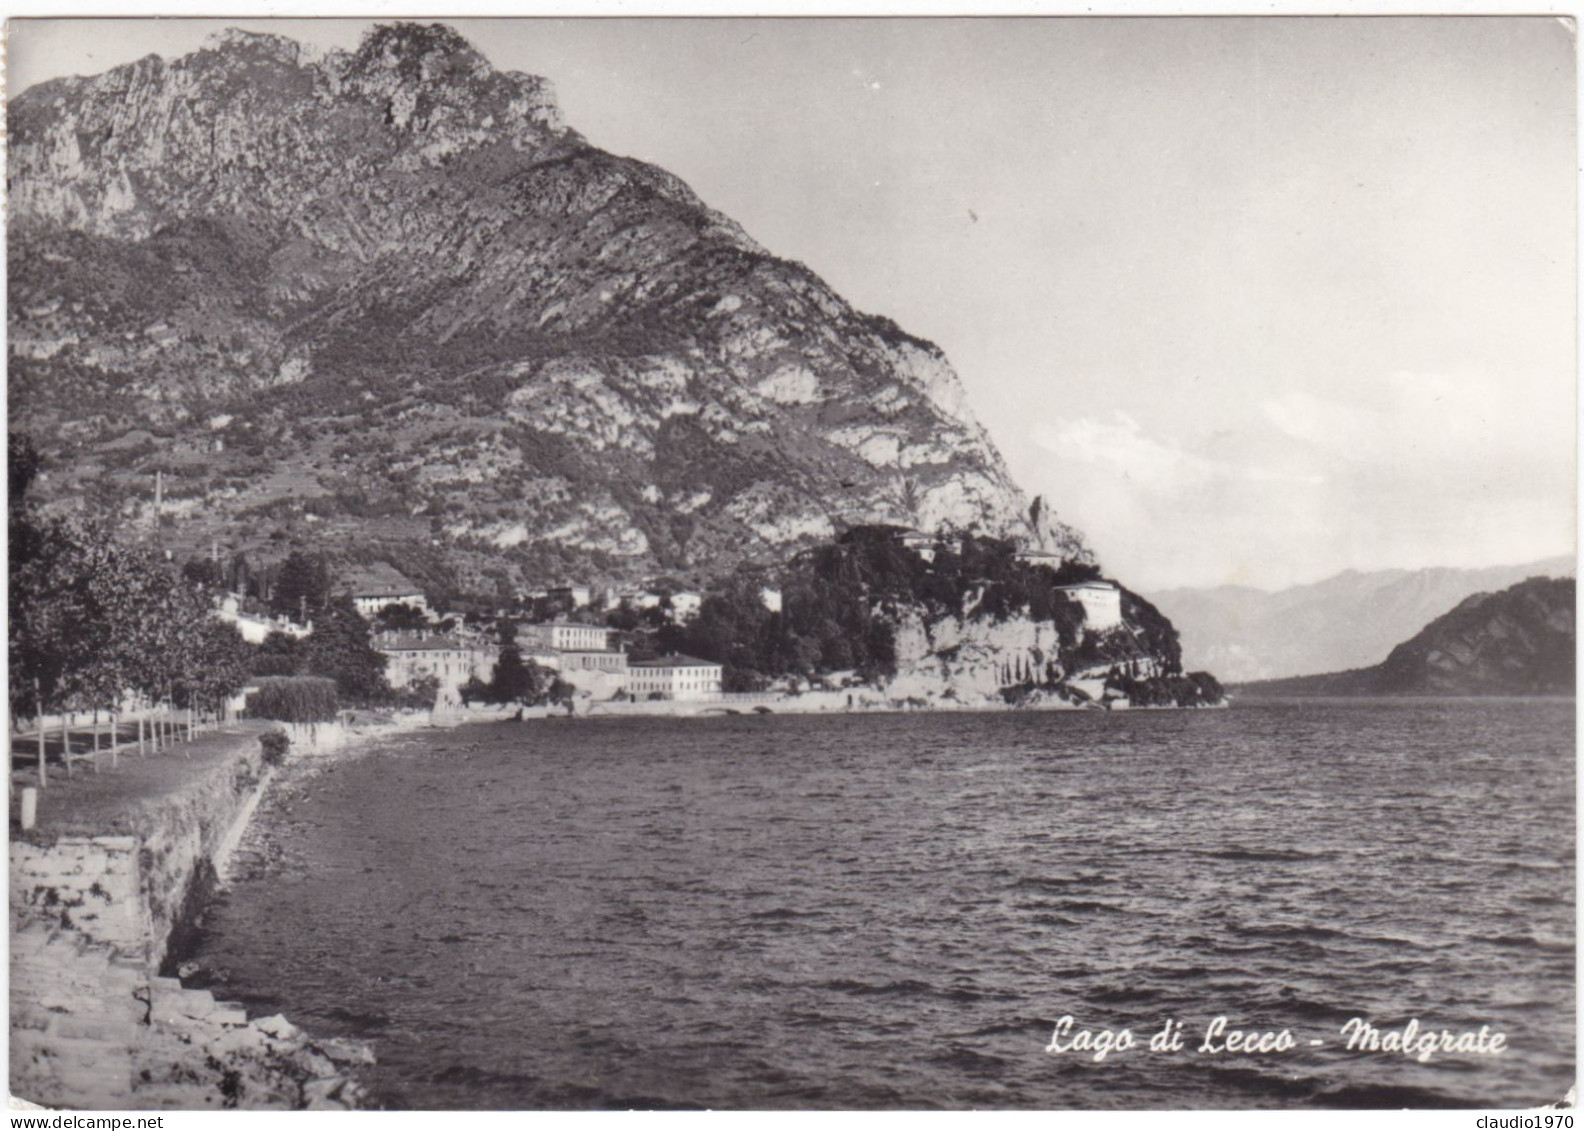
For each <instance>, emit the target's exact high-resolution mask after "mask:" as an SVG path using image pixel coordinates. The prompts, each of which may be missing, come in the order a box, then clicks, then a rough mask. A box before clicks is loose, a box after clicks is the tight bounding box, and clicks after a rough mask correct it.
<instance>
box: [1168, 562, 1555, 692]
mask: <svg viewBox="0 0 1584 1131" xmlns="http://www.w3.org/2000/svg"><path fill="white" fill-rule="evenodd" d="M1573 572H1574V560H1573V558H1571V557H1567V556H1559V557H1554V558H1545V559H1542V560H1539V561H1535V562H1526V563H1521V564H1518V565H1510V566H1490V567H1484V568H1478V569H1456V568H1451V567H1430V568H1427V569H1418V570H1413V569H1390V570H1375V571H1359V570H1344V571H1342V572H1341V573H1338V574H1334V575H1332V576H1331V577H1327V578H1324V579H1322V580H1320V581H1317V582H1310V583H1307V584H1304V585H1296V586H1291V587H1288V588H1286V589H1280V590H1263V589H1257V588H1254V587H1250V586H1218V587H1213V588H1207V589H1199V588H1178V589H1165V590H1159V591H1155V592H1152V593H1151V594H1150V597H1151V599H1152V600H1153V601H1155V602H1156V603H1157V604H1158V605H1159V606H1160V609H1161V611H1162V612H1163V613H1165V614H1166V615H1167V616H1168V617H1170V618H1171V620H1172V622H1173V623H1174V624H1176V625H1177V627H1178V629H1179V631H1180V632H1181V634H1182V644H1183V652H1184V657H1185V663H1187V664H1189V665H1190V666H1193V667H1206V668H1209V669H1210V670H1213V671H1215V672H1216V673H1217V674H1218V675H1220V676H1221V677H1222V678H1223V679H1226V680H1228V681H1236V682H1242V683H1246V682H1249V681H1252V680H1256V679H1267V678H1285V677H1288V676H1300V675H1311V674H1316V673H1321V672H1336V671H1343V670H1350V669H1355V668H1363V667H1366V666H1368V665H1370V664H1373V663H1375V662H1377V661H1378V660H1379V658H1380V657H1381V656H1383V655H1385V654H1386V653H1387V652H1389V651H1390V650H1391V648H1392V647H1394V646H1395V645H1396V644H1398V643H1400V642H1401V641H1403V640H1405V639H1407V638H1408V637H1409V636H1411V635H1413V634H1414V633H1415V632H1418V631H1419V630H1420V629H1421V628H1423V627H1424V626H1425V625H1426V624H1427V623H1429V622H1430V621H1431V620H1433V619H1435V618H1436V617H1438V616H1440V615H1441V614H1443V613H1445V612H1448V611H1450V610H1451V609H1452V608H1453V607H1454V606H1456V605H1457V604H1458V602H1459V601H1461V600H1463V599H1464V598H1465V597H1468V596H1470V595H1472V594H1474V593H1478V592H1487V591H1491V590H1496V589H1503V588H1506V587H1507V586H1509V585H1512V584H1514V583H1516V582H1518V581H1521V580H1523V579H1524V578H1526V577H1530V576H1534V575H1540V576H1559V575H1572V574H1573Z"/></svg>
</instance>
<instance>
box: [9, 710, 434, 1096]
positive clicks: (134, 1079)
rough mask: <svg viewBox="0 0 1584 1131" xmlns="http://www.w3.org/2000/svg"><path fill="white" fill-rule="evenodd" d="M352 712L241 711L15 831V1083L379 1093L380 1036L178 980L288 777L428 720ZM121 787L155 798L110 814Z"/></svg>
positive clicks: (103, 1092) (59, 1090)
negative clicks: (363, 1079) (306, 1027)
mask: <svg viewBox="0 0 1584 1131" xmlns="http://www.w3.org/2000/svg"><path fill="white" fill-rule="evenodd" d="M349 714H350V719H343V720H338V721H337V722H334V723H325V724H319V725H317V726H306V727H305V726H292V725H290V724H273V723H263V722H261V721H250V722H246V723H239V724H234V725H231V726H229V727H227V728H225V729H224V730H223V731H222V732H220V733H218V734H215V735H211V736H205V741H204V744H203V748H202V749H197V748H195V749H193V750H185V751H184V750H183V748H182V747H174V748H171V749H170V750H168V751H167V752H166V753H165V756H164V758H163V759H160V760H150V761H148V762H144V761H141V760H139V761H132V762H129V763H128V764H126V766H125V770H124V774H125V776H123V777H121V778H120V779H119V782H118V780H117V779H116V778H115V777H113V776H112V774H113V773H114V771H112V774H105V775H95V776H94V777H93V778H90V779H83V788H82V789H81V790H80V791H79V793H78V795H77V796H76V797H73V795H72V794H71V793H69V792H66V791H65V790H64V789H63V787H57V789H58V790H62V792H59V793H55V796H54V797H52V798H50V801H51V802H52V803H53V804H52V805H50V806H48V807H46V813H48V816H49V819H48V820H46V821H44V822H41V826H40V827H39V828H36V829H34V830H32V831H30V832H28V833H20V832H19V831H18V830H16V829H15V828H13V831H12V838H11V847H10V880H11V888H10V903H11V934H10V943H11V998H10V1014H11V1075H10V1080H9V1086H10V1091H11V1094H12V1095H13V1096H16V1097H18V1098H20V1099H23V1100H26V1101H28V1102H31V1103H37V1104H43V1105H46V1106H48V1107H58V1108H65V1109H86V1110H115V1109H121V1110H195V1109H196V1110H204V1109H209V1110H214V1109H222V1108H236V1107H248V1108H253V1109H286V1110H290V1109H305V1108H306V1109H310V1110H351V1109H357V1108H360V1107H363V1106H365V1104H366V1101H367V1096H366V1093H365V1092H364V1089H363V1087H362V1085H361V1084H360V1083H359V1081H358V1079H357V1070H358V1069H360V1068H362V1067H365V1066H367V1065H370V1064H372V1063H373V1054H372V1053H371V1051H370V1050H369V1048H368V1047H367V1046H366V1045H364V1044H362V1043H359V1042H355V1041H348V1040H342V1039H339V1038H329V1039H321V1038H317V1037H315V1036H314V1035H312V1034H309V1033H306V1032H304V1031H303V1030H302V1029H300V1028H298V1027H297V1026H296V1025H294V1024H293V1023H292V1022H291V1021H290V1020H288V1019H287V1018H286V1017H285V1016H283V1015H281V1014H274V1015H272V1016H268V1017H256V1018H250V1017H249V1016H248V1014H247V1011H246V1010H245V1009H244V1008H242V1007H241V1006H239V1005H236V1004H233V1003H228V1002H225V1001H223V1000H216V998H215V997H214V995H213V993H211V992H210V991H209V990H207V989H201V988H199V989H195V988H189V987H187V986H185V985H183V982H182V980H181V979H180V978H179V977H171V976H170V975H171V974H173V973H175V970H174V969H173V968H174V967H176V966H177V965H178V964H179V963H180V961H181V959H182V957H183V956H184V950H185V948H186V947H187V946H189V945H190V943H191V939H192V934H193V932H194V931H195V930H196V928H197V925H198V923H199V922H200V921H201V918H202V915H203V913H204V911H205V910H206V909H207V907H208V906H209V905H210V903H211V901H212V900H213V899H214V897H215V895H216V894H217V893H218V892H219V891H220V890H221V889H222V887H223V884H224V882H225V881H224V878H225V877H226V876H227V875H228V874H229V873H230V871H231V868H232V865H233V862H234V860H235V858H236V856H237V853H238V851H239V849H240V848H241V846H242V845H243V843H244V841H245V838H246V836H247V834H248V831H249V829H250V828H251V827H252V826H253V823H254V820H255V818H256V816H257V814H258V812H259V810H260V808H261V806H262V805H263V804H264V802H265V801H266V799H267V795H269V794H270V792H271V791H272V789H273V788H276V787H277V786H278V784H279V783H281V782H282V781H285V780H290V779H292V778H293V777H295V776H296V775H297V774H299V773H301V772H302V771H303V770H304V769H309V768H312V767H314V766H315V765H323V764H326V763H328V762H329V761H331V760H335V759H338V758H340V757H344V756H347V755H350V754H354V753H358V752H361V751H363V750H364V749H366V748H368V747H369V746H371V745H373V744H374V743H376V742H378V741H379V740H381V739H383V738H387V737H390V736H391V735H395V734H400V733H402V732H404V731H406V730H411V729H417V728H420V727H422V726H424V725H425V722H426V720H425V718H424V717H423V716H418V717H416V718H414V717H411V716H405V717H404V716H394V717H393V716H384V715H379V714H376V713H373V712H368V713H362V712H351V713H349ZM359 714H365V717H366V721H365V720H364V719H357V715H359ZM276 726H279V727H280V729H283V730H286V731H287V733H288V734H289V735H291V736H292V740H293V741H292V745H291V747H290V748H289V753H288V756H287V759H286V761H285V762H284V763H283V764H282V765H281V766H280V767H278V768H277V767H270V766H266V765H265V764H264V762H263V754H262V748H261V747H260V744H259V742H258V738H259V735H261V734H263V733H264V732H265V731H267V730H269V729H273V728H274V727H276ZM140 774H141V778H142V779H143V780H139V776H140ZM118 784H119V785H120V786H122V787H123V788H124V789H125V790H126V791H127V792H128V793H130V794H137V793H138V790H139V788H141V790H142V795H141V796H137V797H136V800H135V801H134V802H132V803H129V804H128V805H126V806H124V807H123V809H122V810H121V811H118V812H117V815H116V816H115V817H114V818H113V819H111V818H108V817H107V816H106V812H107V806H106V804H105V795H106V794H110V795H113V793H114V789H115V787H116V785H118ZM52 792H53V791H52ZM74 802H75V803H76V805H75V808H76V809H77V810H78V811H77V812H74V811H73V809H74V804H73V803H74ZM55 805H59V806H60V808H59V809H58V810H56V811H55V812H53V813H49V809H50V808H54V806H55Z"/></svg>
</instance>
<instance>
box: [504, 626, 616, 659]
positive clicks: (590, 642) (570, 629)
mask: <svg viewBox="0 0 1584 1131" xmlns="http://www.w3.org/2000/svg"><path fill="white" fill-rule="evenodd" d="M613 631H614V629H609V628H606V627H604V626H603V625H598V624H577V623H576V622H574V621H566V620H558V621H551V622H550V623H548V624H525V625H523V626H522V628H521V629H520V630H519V635H520V636H522V637H523V639H524V642H525V643H527V642H530V641H531V642H532V643H534V644H537V645H539V646H540V647H541V648H554V649H555V650H556V651H558V652H609V651H610V642H611V633H612V632H613Z"/></svg>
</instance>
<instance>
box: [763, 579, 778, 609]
mask: <svg viewBox="0 0 1584 1131" xmlns="http://www.w3.org/2000/svg"><path fill="white" fill-rule="evenodd" d="M759 603H760V604H761V605H763V606H764V607H765V608H766V609H769V610H770V611H771V612H772V613H779V612H780V611H781V590H779V589H777V588H776V587H775V586H774V585H765V586H763V587H761V588H760V590H759Z"/></svg>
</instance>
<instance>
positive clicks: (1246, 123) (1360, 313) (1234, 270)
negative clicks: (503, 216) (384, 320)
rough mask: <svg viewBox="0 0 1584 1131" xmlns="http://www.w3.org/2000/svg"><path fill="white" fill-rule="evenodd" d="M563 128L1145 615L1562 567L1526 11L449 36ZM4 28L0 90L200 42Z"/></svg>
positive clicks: (1571, 429) (605, 28) (1566, 511)
mask: <svg viewBox="0 0 1584 1131" xmlns="http://www.w3.org/2000/svg"><path fill="white" fill-rule="evenodd" d="M448 22H450V23H452V24H453V26H455V27H456V28H457V29H458V30H459V31H460V32H462V34H464V35H466V36H467V37H468V38H469V39H471V40H472V41H473V43H474V44H475V45H476V46H477V47H478V48H479V49H480V50H481V51H482V52H483V53H484V54H485V55H486V56H487V57H488V58H489V59H490V60H491V61H492V62H493V63H494V64H495V65H496V66H497V67H500V68H503V69H512V70H520V71H527V72H530V73H533V74H539V75H543V76H546V77H548V78H550V79H551V80H552V81H553V82H554V83H555V86H556V88H557V91H558V93H559V96H560V102H561V105H562V110H563V114H564V116H565V118H566V120H567V122H568V123H569V124H570V125H572V126H573V127H574V128H576V129H577V130H579V131H580V132H581V133H583V134H584V136H586V137H587V138H588V139H589V140H590V141H591V142H593V143H594V144H596V145H599V146H601V147H602V148H604V149H607V150H610V151H612V152H616V153H621V154H626V155H630V156H634V157H639V158H643V159H645V160H649V161H653V162H655V163H657V164H659V165H661V166H663V167H665V168H667V169H669V170H670V171H672V172H673V173H676V174H677V175H679V176H681V177H682V178H683V179H684V180H686V181H687V182H688V183H689V184H690V185H691V186H692V187H693V188H694V189H695V191H697V192H698V193H699V195H700V196H701V197H702V198H703V199H704V200H705V201H706V202H707V203H709V204H710V205H711V206H713V207H715V208H716V209H718V210H720V211H722V212H724V213H726V214H727V215H729V216H731V217H732V218H734V219H735V220H737V221H738V222H739V223H741V224H742V226H743V227H744V228H745V229H746V230H747V231H748V233H749V234H750V235H752V236H753V237H754V238H755V239H756V240H758V241H759V242H760V243H761V244H762V245H764V246H765V247H766V248H768V249H769V250H770V251H772V252H774V253H775V254H777V255H780V256H783V257H785V258H789V259H795V260H801V261H802V262H804V263H806V264H807V265H808V266H809V267H811V268H812V269H814V270H815V271H816V272H818V273H819V274H820V275H822V276H823V277H824V278H825V279H826V280H827V281H828V282H829V283H830V284H831V285H832V286H833V287H835V289H836V290H837V291H838V292H840V293H841V294H842V295H844V296H845V297H846V298H847V299H848V300H849V301H851V302H852V303H853V304H854V305H856V306H857V307H859V308H860V309H862V310H866V311H871V312H875V313H880V314H885V315H887V316H889V317H891V318H893V319H895V320H896V321H897V322H898V323H899V324H900V325H902V326H903V327H904V328H905V329H907V330H908V331H910V332H911V333H914V334H916V335H918V336H920V337H924V338H927V339H929V340H931V341H934V342H936V343H937V344H938V345H940V346H941V348H942V349H944V350H945V352H946V354H947V356H948V357H949V358H950V359H951V361H952V363H953V365H954V366H955V368H956V369H957V371H958V373H959V374H960V375H961V377H962V380H963V383H964V386H965V387H966V389H967V392H968V395H969V399H970V401H971V403H972V404H973V406H974V408H975V410H976V412H977V413H978V415H979V418H980V420H981V421H982V422H983V423H984V424H985V426H986V427H987V428H988V430H989V432H990V434H991V436H992V438H993V439H994V440H995V441H996V443H997V445H998V446H999V447H1000V449H1001V451H1002V453H1003V454H1004V455H1005V456H1006V458H1007V461H1008V464H1009V465H1010V467H1011V470H1012V473H1013V476H1014V478H1016V479H1017V481H1018V482H1019V483H1020V484H1022V485H1023V486H1024V488H1025V489H1026V490H1028V491H1029V492H1030V493H1038V494H1043V495H1045V496H1046V498H1047V499H1048V500H1049V501H1050V502H1051V503H1052V505H1053V506H1054V508H1055V510H1056V512H1057V513H1058V514H1059V515H1060V516H1061V517H1063V518H1064V519H1065V520H1067V521H1068V522H1070V523H1072V524H1073V525H1075V526H1077V527H1078V528H1079V529H1080V530H1082V531H1083V532H1084V533H1085V535H1086V536H1087V538H1088V540H1089V542H1090V544H1091V545H1092V546H1093V548H1094V549H1095V550H1096V552H1097V553H1098V555H1099V557H1100V559H1101V561H1102V563H1103V564H1104V565H1105V567H1106V568H1107V571H1108V572H1109V573H1112V574H1113V575H1115V576H1117V577H1119V578H1121V579H1123V580H1124V581H1126V582H1127V583H1128V584H1130V585H1131V586H1133V587H1134V588H1139V589H1141V590H1143V591H1145V592H1150V591H1151V590H1155V591H1158V590H1161V589H1166V588H1171V587H1176V586H1209V585H1223V584H1246V585H1257V586H1261V587H1266V588H1278V587H1281V586H1285V585H1290V584H1295V583H1301V582H1305V581H1312V580H1317V579H1319V578H1323V577H1327V576H1330V575H1332V574H1335V573H1337V572H1340V571H1342V570H1344V569H1359V570H1370V569H1382V568H1419V567H1424V566H1434V565H1443V566H1466V567H1474V566H1483V565H1492V564H1501V563H1510V562H1524V561H1529V560H1532V559H1537V558H1541V557H1547V556H1551V555H1557V554H1571V553H1573V551H1574V543H1575V534H1576V514H1577V508H1576V503H1575V493H1576V483H1577V475H1576V468H1575V453H1576V421H1577V402H1576V389H1577V384H1576V374H1577V363H1576V322H1577V298H1576V292H1575V287H1576V280H1577V269H1576V260H1575V242H1576V211H1575V200H1576V195H1575V194H1576V174H1575V167H1576V143H1575V137H1576V127H1575V114H1576V106H1577V100H1576V93H1575V74H1574V61H1573V60H1574V43H1573V35H1574V29H1573V28H1572V27H1571V26H1570V25H1569V24H1568V23H1566V22H1564V21H1561V20H1558V19H1555V18H1551V17H1500V18H1447V17H1420V18H1414V17H1400V18H1397V17H1394V18H1363V19H1337V18H1319V19H1297V18H1267V19H1259V18H1235V19H1234V18H1175V19H1120V18H1109V19H1077V18H1060V19H825V20H801V19H730V20H724V19H698V20H684V19H598V20H590V19H533V20H452V21H448ZM225 26H242V27H248V28H252V29H255V30H264V31H275V32H277V33H279V34H286V35H290V36H292V37H293V38H296V39H299V40H303V41H305V42H309V43H313V44H315V45H317V46H320V47H324V48H333V47H342V48H350V47H354V46H355V45H356V43H357V41H358V40H359V38H360V37H361V35H362V34H363V32H364V31H365V30H366V29H367V28H368V27H369V26H371V25H370V21H366V20H293V21H286V20H279V21H269V20H223V21H204V20H160V21H153V20H116V21H36V22H13V23H11V24H10V26H9V44H8V59H7V64H8V72H9V73H8V83H9V85H10V89H11V90H13V91H17V90H21V89H25V88H26V86H28V85H31V84H32V83H33V82H36V81H39V80H41V79H44V78H49V77H54V76H55V75H59V74H91V73H97V72H99V71H103V70H106V69H108V68H109V67H111V66H115V65H118V64H120V63H124V62H129V61H131V60H132V59H135V58H139V57H141V56H143V55H146V54H149V53H151V52H152V53H159V54H165V55H178V54H183V53H185V52H187V51H191V50H194V49H196V48H197V47H198V46H199V45H200V44H201V43H202V41H203V40H204V38H205V37H206V36H207V35H209V34H210V33H211V32H213V31H214V30H217V29H218V28H220V27H225Z"/></svg>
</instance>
